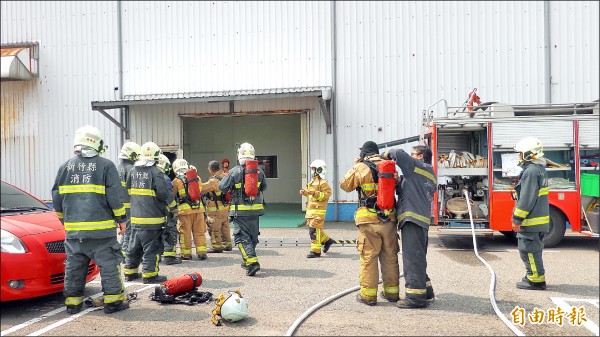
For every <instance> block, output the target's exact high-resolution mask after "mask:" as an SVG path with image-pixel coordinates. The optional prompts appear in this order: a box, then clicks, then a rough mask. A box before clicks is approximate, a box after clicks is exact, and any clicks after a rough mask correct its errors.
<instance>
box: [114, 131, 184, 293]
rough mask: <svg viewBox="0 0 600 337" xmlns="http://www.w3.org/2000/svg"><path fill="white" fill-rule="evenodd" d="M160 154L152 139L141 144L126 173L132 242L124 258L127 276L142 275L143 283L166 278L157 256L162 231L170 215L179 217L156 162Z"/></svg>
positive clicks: (161, 248)
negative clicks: (140, 150)
mask: <svg viewBox="0 0 600 337" xmlns="http://www.w3.org/2000/svg"><path fill="white" fill-rule="evenodd" d="M160 154H161V150H160V147H158V145H156V144H155V143H153V142H148V143H145V144H143V145H142V155H141V157H140V159H139V160H138V161H136V162H135V165H134V167H133V169H131V172H130V173H129V176H128V177H127V184H126V187H127V191H128V192H129V195H130V197H131V228H132V229H133V231H132V235H131V238H132V242H130V244H129V249H128V250H127V256H126V258H125V278H126V280H127V281H133V280H135V279H138V278H140V273H139V267H140V264H141V265H142V273H141V277H142V280H143V283H144V284H152V283H161V282H164V281H166V280H167V278H166V277H165V276H162V275H158V272H159V268H158V260H159V256H160V254H161V253H162V251H163V248H164V246H163V242H162V235H163V231H164V228H165V226H166V225H167V224H166V222H167V217H168V216H169V215H170V214H169V213H171V215H172V216H173V219H177V210H176V208H175V206H176V204H175V200H174V199H173V195H172V194H171V191H170V190H169V187H168V186H167V183H166V181H165V178H164V174H163V173H162V172H160V170H159V169H158V167H156V164H157V163H158V160H159V156H160Z"/></svg>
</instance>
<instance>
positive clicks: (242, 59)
mask: <svg viewBox="0 0 600 337" xmlns="http://www.w3.org/2000/svg"><path fill="white" fill-rule="evenodd" d="M123 10H124V11H123V36H124V39H123V41H124V49H123V57H124V75H125V77H124V80H125V82H124V89H125V91H124V92H125V94H126V95H133V94H138V95H139V94H157V93H181V92H204V91H224V90H238V89H267V88H296V87H305V86H320V85H321V84H327V83H331V80H330V78H331V62H330V60H331V47H330V44H331V39H330V36H331V33H330V31H331V25H330V24H329V22H330V21H329V17H330V12H329V10H330V4H329V2H323V1H314V2H309V1H288V2H284V1H131V2H124V3H123ZM158 79H160V80H158Z"/></svg>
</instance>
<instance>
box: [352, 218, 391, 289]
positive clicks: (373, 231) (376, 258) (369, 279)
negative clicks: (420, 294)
mask: <svg viewBox="0 0 600 337" xmlns="http://www.w3.org/2000/svg"><path fill="white" fill-rule="evenodd" d="M358 228H359V234H358V239H357V240H356V246H357V249H358V252H359V254H360V279H359V281H360V296H361V297H362V299H363V300H365V301H377V286H378V283H379V264H381V278H382V279H383V292H384V293H385V294H386V296H387V297H388V298H395V299H397V298H398V293H399V287H398V282H399V278H400V271H399V267H398V251H399V247H398V233H397V232H396V224H395V223H393V222H391V221H388V222H379V223H370V224H361V225H358ZM378 263H379V264H378Z"/></svg>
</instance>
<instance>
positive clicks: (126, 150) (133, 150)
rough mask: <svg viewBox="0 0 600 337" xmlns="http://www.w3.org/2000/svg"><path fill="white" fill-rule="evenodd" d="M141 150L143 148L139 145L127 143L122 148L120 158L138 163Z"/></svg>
mask: <svg viewBox="0 0 600 337" xmlns="http://www.w3.org/2000/svg"><path fill="white" fill-rule="evenodd" d="M141 149H142V148H141V147H140V145H139V144H138V143H134V142H127V143H125V144H123V147H121V153H120V154H119V158H121V159H129V160H133V161H136V160H137V159H138V157H139V155H140V153H141V152H142V150H141Z"/></svg>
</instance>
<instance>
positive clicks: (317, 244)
mask: <svg viewBox="0 0 600 337" xmlns="http://www.w3.org/2000/svg"><path fill="white" fill-rule="evenodd" d="M324 223H325V220H324V219H319V218H311V219H306V225H307V226H308V235H309V236H310V251H311V252H313V253H318V254H321V247H322V245H323V244H324V243H325V242H327V241H328V240H329V235H327V233H325V231H324V230H323V224H324Z"/></svg>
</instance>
